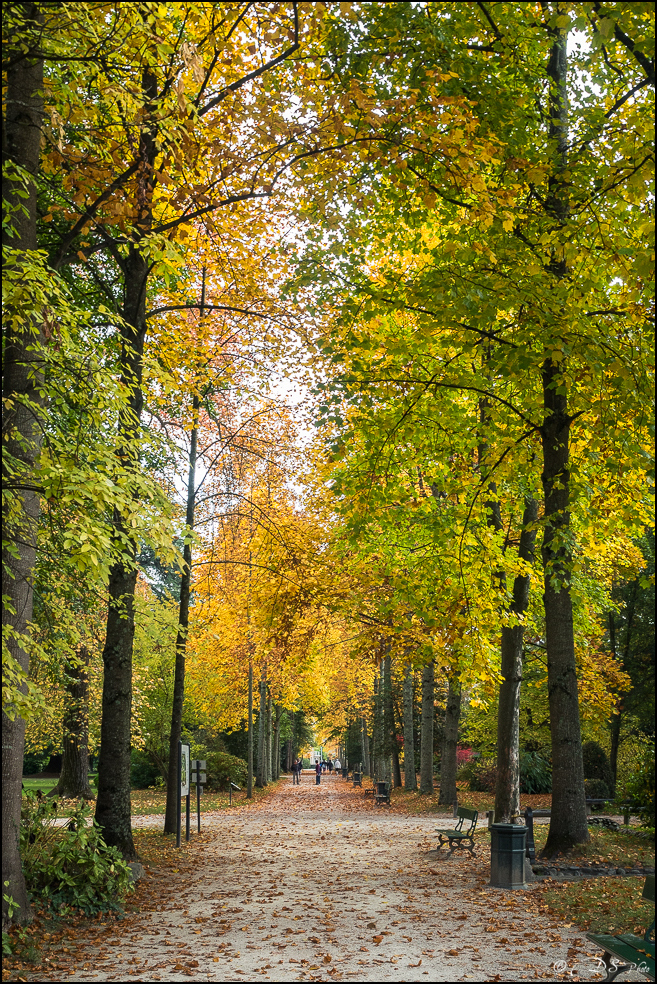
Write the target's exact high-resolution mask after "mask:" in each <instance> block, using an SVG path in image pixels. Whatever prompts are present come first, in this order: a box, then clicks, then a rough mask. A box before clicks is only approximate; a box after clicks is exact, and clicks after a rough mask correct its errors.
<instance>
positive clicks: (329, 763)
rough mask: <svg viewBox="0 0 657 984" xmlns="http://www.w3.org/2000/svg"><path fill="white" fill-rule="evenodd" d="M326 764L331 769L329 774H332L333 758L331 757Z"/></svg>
mask: <svg viewBox="0 0 657 984" xmlns="http://www.w3.org/2000/svg"><path fill="white" fill-rule="evenodd" d="M326 764H327V766H328V770H329V774H330V773H331V772H333V759H329V760H328V762H327V763H326Z"/></svg>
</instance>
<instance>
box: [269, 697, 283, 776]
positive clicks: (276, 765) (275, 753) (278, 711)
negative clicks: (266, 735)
mask: <svg viewBox="0 0 657 984" xmlns="http://www.w3.org/2000/svg"><path fill="white" fill-rule="evenodd" d="M274 711H275V718H274V740H273V744H272V760H271V774H272V778H273V779H280V778H281V715H282V713H283V708H282V707H281V706H280V704H274Z"/></svg>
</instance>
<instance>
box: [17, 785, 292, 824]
mask: <svg viewBox="0 0 657 984" xmlns="http://www.w3.org/2000/svg"><path fill="white" fill-rule="evenodd" d="M90 778H91V777H90ZM56 785H57V779H54V778H53V779H31V778H27V779H25V778H24V779H23V786H24V788H25V789H31V790H33V791H34V792H36V790H37V789H40V790H41V792H42V793H43V794H44V796H45V795H47V793H48V792H49V791H50V790H51V789H53V788H54V787H55V786H56ZM277 786H278V783H277V782H270V783H269V785H268V786H266V787H265V788H264V789H256V788H255V786H254V787H253V798H252V799H251V801H249V800H247V798H246V791H245V790H240V791H239V792H235V791H234V790H233V806H236V805H237V804H238V803H239V804H240V806H248V805H249V802H251V803H258V802H259V801H260V800H261V799H263V797H265V796H268V795H270V794H271V793H272V791H273V790H274V789H276V787H277ZM93 788H94V787H93V786H92V789H93ZM166 798H167V794H166V790H165V789H164V787H160V788H157V789H133V790H132V792H131V794H130V799H131V802H132V815H133V817H145V816H151V815H153V816H164V810H165V806H166ZM76 805H77V801H75V800H61V799H60V801H59V808H58V810H57V815H58V816H60V817H68V816H70V815H71V812H72V811H73V809H74V808H75V806H76ZM182 808H183V810H184V809H185V804H184V801H183V805H182ZM227 809H229V795H228V792H225V793H204V794H203V795H202V796H201V813H205V812H206V811H208V810H227ZM190 811H191V813H192V816H193V815H195V813H196V793H195V792H194V791H193V790H192V796H191V802H190Z"/></svg>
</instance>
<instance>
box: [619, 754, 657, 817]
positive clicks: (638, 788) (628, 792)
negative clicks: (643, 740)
mask: <svg viewBox="0 0 657 984" xmlns="http://www.w3.org/2000/svg"><path fill="white" fill-rule="evenodd" d="M623 799H629V800H631V801H632V804H633V808H634V810H635V811H636V812H637V813H638V815H639V817H640V818H641V826H642V827H654V826H655V746H654V745H648V746H647V747H646V749H645V751H644V753H643V756H642V758H641V761H640V763H639V767H638V768H637V769H636V771H635V773H634V775H633V776H632V777H631V778H630V779H628V781H627V783H626V786H625V790H624V795H623Z"/></svg>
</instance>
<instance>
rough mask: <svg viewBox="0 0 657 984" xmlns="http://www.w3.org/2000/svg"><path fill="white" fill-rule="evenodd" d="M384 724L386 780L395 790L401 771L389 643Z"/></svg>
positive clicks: (386, 660) (385, 665) (399, 783)
mask: <svg viewBox="0 0 657 984" xmlns="http://www.w3.org/2000/svg"><path fill="white" fill-rule="evenodd" d="M384 676H385V689H384V706H383V714H384V722H385V741H386V761H387V762H388V763H389V764H388V768H387V770H386V774H387V775H386V778H387V780H388V782H391V783H392V785H393V786H394V787H395V789H399V788H400V786H401V771H400V769H399V749H398V747H397V733H396V728H395V709H394V707H393V702H392V657H391V655H390V643H388V644H387V649H386V655H385V659H384Z"/></svg>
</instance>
